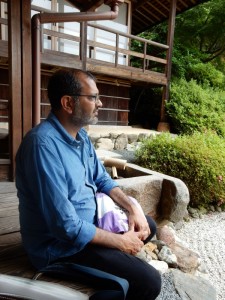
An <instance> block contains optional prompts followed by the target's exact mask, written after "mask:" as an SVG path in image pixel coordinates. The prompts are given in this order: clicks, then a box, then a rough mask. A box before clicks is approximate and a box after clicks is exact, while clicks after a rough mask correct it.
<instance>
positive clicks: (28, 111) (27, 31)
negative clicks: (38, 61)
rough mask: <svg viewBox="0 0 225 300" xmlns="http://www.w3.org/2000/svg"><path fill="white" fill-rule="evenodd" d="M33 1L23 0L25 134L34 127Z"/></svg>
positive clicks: (23, 133)
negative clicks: (31, 15) (31, 13)
mask: <svg viewBox="0 0 225 300" xmlns="http://www.w3.org/2000/svg"><path fill="white" fill-rule="evenodd" d="M30 12H31V1H30V0H23V7H22V9H21V19H22V98H23V102H22V103H23V106H22V107H23V117H22V120H23V121H22V124H23V129H22V130H23V132H22V135H23V136H24V135H25V134H26V133H27V131H28V130H30V129H31V127H32V60H31V57H32V55H31V17H30Z"/></svg>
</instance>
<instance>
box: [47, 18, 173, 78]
mask: <svg viewBox="0 0 225 300" xmlns="http://www.w3.org/2000/svg"><path fill="white" fill-rule="evenodd" d="M91 28H92V30H96V31H102V32H104V35H105V36H107V34H113V35H114V36H115V38H114V44H115V45H111V44H107V42H100V41H98V40H96V39H88V38H87V35H83V36H82V35H80V36H75V35H70V34H66V33H62V32H58V31H54V30H49V29H45V28H43V30H42V32H43V35H42V45H44V36H47V38H48V39H50V40H53V39H58V41H60V40H61V39H63V40H68V41H72V42H76V43H77V49H76V51H75V49H74V55H76V59H79V60H82V63H83V66H84V68H85V65H86V63H87V62H88V60H89V59H91V60H92V61H96V62H97V61H98V62H103V63H109V62H108V61H106V60H104V59H98V58H96V56H95V55H94V54H93V53H96V51H101V52H102V53H104V51H105V53H107V52H110V53H111V56H112V57H114V59H113V60H114V61H111V62H110V64H111V65H113V66H114V67H123V68H126V67H133V62H134V61H135V68H136V69H138V70H137V71H139V72H140V70H141V71H142V72H145V71H146V70H151V67H150V66H151V63H153V64H152V65H153V66H154V68H152V71H158V72H159V73H162V74H165V66H166V64H167V60H166V51H167V50H168V49H169V47H168V46H167V45H164V44H160V43H157V42H154V41H151V40H146V39H144V38H141V37H138V36H134V35H131V34H126V33H123V32H120V31H116V30H113V29H111V28H108V27H105V26H101V25H96V24H93V23H88V24H87V28H86V31H87V32H88V31H89V30H90V29H91ZM103 39H104V37H103ZM121 39H124V40H126V45H125V47H121V46H120V40H121ZM134 41H137V42H139V44H141V47H140V48H141V49H142V52H137V51H133V50H131V45H132V42H134ZM111 42H112V40H111ZM58 44H59V43H58ZM65 44H66V42H65ZM149 48H151V49H152V53H154V54H151V53H150V51H149ZM96 49H97V50H96ZM45 50H47V49H44V47H43V48H42V51H43V52H44V51H45ZM48 50H56V51H59V52H64V51H63V50H60V47H58V49H56V48H55V47H54V48H51V49H48ZM75 52H78V53H79V54H75ZM155 53H156V54H155ZM157 53H160V56H157ZM70 54H71V53H70ZM109 56H110V55H109ZM121 57H123V58H124V61H125V63H121V62H120V61H119V58H121ZM155 66H156V67H155Z"/></svg>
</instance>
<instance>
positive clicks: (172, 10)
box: [160, 0, 177, 122]
mask: <svg viewBox="0 0 225 300" xmlns="http://www.w3.org/2000/svg"><path fill="white" fill-rule="evenodd" d="M176 4H177V0H171V6H170V16H169V24H168V35H167V45H168V46H169V49H168V50H167V65H166V77H167V84H166V86H164V87H163V95H162V97H163V98H162V105H161V115H160V122H166V113H165V103H166V101H168V100H169V88H170V80H171V69H172V52H173V41H174V31H175V18H176Z"/></svg>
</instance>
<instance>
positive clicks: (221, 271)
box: [165, 212, 225, 300]
mask: <svg viewBox="0 0 225 300" xmlns="http://www.w3.org/2000/svg"><path fill="white" fill-rule="evenodd" d="M176 235H177V236H178V237H179V238H180V239H182V240H183V241H185V242H186V243H187V244H188V245H189V248H190V249H192V250H193V251H196V252H198V253H199V254H200V257H201V260H202V263H203V265H204V266H205V268H206V271H207V273H208V274H207V275H208V276H207V277H208V280H209V282H211V284H212V285H213V286H214V287H215V288H216V290H217V293H218V300H225V212H214V213H210V214H206V215H203V216H202V218H200V219H191V220H190V221H189V222H186V223H185V224H184V226H183V227H182V228H181V229H180V230H177V231H176ZM165 299H166V298H165Z"/></svg>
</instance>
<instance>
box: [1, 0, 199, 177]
mask: <svg viewBox="0 0 225 300" xmlns="http://www.w3.org/2000/svg"><path fill="white" fill-rule="evenodd" d="M200 2H202V1H200V0H148V1H147V0H87V1H85V0H70V1H64V0H8V1H7V0H0V180H5V181H7V180H13V179H14V168H15V154H16V151H17V149H18V146H19V144H20V142H21V140H22V138H23V136H24V135H25V134H26V132H27V131H28V130H29V129H30V128H31V127H32V126H34V125H36V124H37V123H39V122H40V121H41V120H42V119H44V118H45V117H46V116H47V114H48V112H49V110H50V107H49V103H48V99H47V95H46V87H47V83H48V79H49V76H50V75H51V74H52V73H53V72H54V71H56V70H57V69H58V68H67V67H70V68H79V69H84V70H90V71H91V72H92V73H93V74H94V75H95V76H96V78H97V82H98V87H99V90H100V95H101V101H102V102H103V108H102V109H101V111H100V114H99V124H103V125H128V116H129V101H130V89H131V88H132V87H134V86H151V85H154V86H160V87H162V88H163V92H162V104H161V116H160V117H161V122H162V123H163V122H164V121H165V113H164V101H165V100H167V99H168V97H169V82H170V73H171V56H172V46H173V35H174V27H175V15H176V13H182V12H183V11H185V10H187V9H189V8H191V7H193V6H195V5H197V4H199V3H200ZM165 20H168V35H167V41H166V42H165V44H159V43H156V42H154V41H150V40H145V39H142V38H140V37H138V36H137V34H139V33H141V32H143V31H144V30H146V29H149V28H151V27H152V26H154V25H155V24H158V23H161V22H163V21H165ZM135 40H136V41H138V42H139V43H140V45H141V47H140V49H141V50H140V52H135V51H132V49H131V45H132V42H133V41H135ZM149 49H150V50H149ZM134 60H135V61H137V60H139V67H136V65H134Z"/></svg>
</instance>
